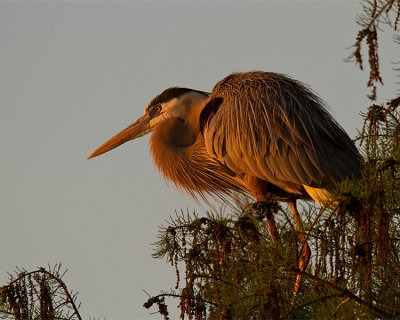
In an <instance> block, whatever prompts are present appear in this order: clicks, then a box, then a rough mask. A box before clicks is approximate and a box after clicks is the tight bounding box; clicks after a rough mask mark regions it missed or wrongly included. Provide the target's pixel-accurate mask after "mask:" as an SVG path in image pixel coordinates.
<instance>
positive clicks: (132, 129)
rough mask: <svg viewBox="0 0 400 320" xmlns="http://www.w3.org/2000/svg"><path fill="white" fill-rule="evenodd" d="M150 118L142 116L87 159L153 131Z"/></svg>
mask: <svg viewBox="0 0 400 320" xmlns="http://www.w3.org/2000/svg"><path fill="white" fill-rule="evenodd" d="M149 120H150V119H149V117H148V116H146V115H143V116H141V117H140V118H139V119H137V120H136V121H135V122H133V123H132V124H131V125H129V126H128V127H126V128H125V129H123V130H122V131H120V132H118V133H117V134H116V135H114V136H113V137H112V138H111V139H109V140H107V141H106V142H104V143H103V144H102V145H101V146H100V147H98V148H97V149H96V150H94V151H93V152H92V154H91V155H90V156H89V157H88V158H87V159H88V160H89V159H91V158H94V157H97V156H99V155H101V154H103V153H106V152H108V151H110V150H112V149H114V148H116V147H118V146H120V145H121V144H123V143H125V142H127V141H129V140H133V139H136V138H139V137H141V136H143V135H145V134H146V133H148V132H150V131H151V128H150V121H149Z"/></svg>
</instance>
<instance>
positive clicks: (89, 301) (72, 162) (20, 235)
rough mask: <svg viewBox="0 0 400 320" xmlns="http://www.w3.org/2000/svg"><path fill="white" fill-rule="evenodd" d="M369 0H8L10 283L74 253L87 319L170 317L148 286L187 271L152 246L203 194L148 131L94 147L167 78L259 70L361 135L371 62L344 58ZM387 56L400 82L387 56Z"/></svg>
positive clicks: (167, 283)
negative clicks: (170, 172)
mask: <svg viewBox="0 0 400 320" xmlns="http://www.w3.org/2000/svg"><path fill="white" fill-rule="evenodd" d="M359 8H360V6H359V4H358V2H356V1H354V2H353V1H350V0H349V1H320V2H318V1H295V2H281V1H279V2H242V3H241V2H227V1H223V2H190V3H188V2H166V1H164V2H134V1H131V2H129V1H127V2H111V1H110V2H95V1H81V2H79V1H65V2H62V1H55V2H44V1H43V2H39V1H37V2H11V1H10V2H6V1H3V2H0V46H1V47H0V49H1V50H0V146H1V149H2V152H1V157H0V177H1V180H0V195H1V201H0V206H1V221H2V223H1V232H0V254H1V258H0V280H1V284H4V283H6V280H7V277H8V276H7V272H12V271H13V270H15V266H19V267H22V268H26V269H28V270H31V269H34V268H36V267H38V266H47V265H48V264H51V265H53V264H55V263H58V262H62V264H63V266H64V267H65V268H68V269H69V271H68V273H67V275H66V277H65V281H66V283H67V285H68V286H69V288H70V289H74V291H79V292H80V294H79V300H80V301H81V302H82V307H81V312H82V315H83V316H84V317H85V318H88V317H89V316H91V317H101V318H103V317H107V318H108V319H158V318H157V316H154V315H153V316H152V315H150V312H149V311H148V310H145V309H143V308H142V304H143V302H144V301H145V300H146V295H145V294H144V293H143V291H142V289H145V290H146V291H148V292H149V293H150V294H156V293H158V292H159V291H160V290H161V289H169V288H170V287H173V286H174V285H175V274H174V270H173V269H171V268H170V267H169V266H168V265H167V264H166V263H165V262H162V261H159V260H154V259H152V258H151V257H150V254H151V253H152V246H151V243H153V242H154V241H155V240H156V232H157V228H158V225H160V224H162V223H163V222H164V220H165V219H168V218H169V216H170V215H174V211H175V210H180V209H184V210H186V208H189V209H190V210H192V209H193V208H196V206H195V204H194V202H193V201H192V200H191V199H189V198H188V197H186V196H185V195H182V194H179V193H178V192H176V190H175V189H174V187H173V186H167V185H166V183H165V182H164V181H163V179H162V177H161V176H160V175H159V174H158V172H157V171H156V169H155V168H154V167H153V163H152V160H151V158H150V157H149V150H148V146H147V141H148V137H146V138H142V139H140V140H137V141H135V142H132V143H128V144H125V145H123V146H121V147H120V148H118V149H116V150H114V151H113V152H110V153H107V154H105V155H103V156H101V157H99V158H96V159H94V160H91V161H86V160H85V159H86V157H87V156H88V155H89V153H90V152H91V151H93V149H94V148H95V147H97V146H98V145H99V144H100V143H102V142H104V140H105V139H107V138H109V137H111V135H113V134H114V133H115V132H117V131H119V130H120V129H122V128H124V127H125V126H126V125H128V124H129V123H130V122H131V121H133V120H135V118H136V117H138V116H139V115H140V114H141V113H142V111H143V108H144V107H145V106H146V104H147V103H148V102H149V101H150V100H151V98H153V97H154V96H155V95H156V94H158V93H159V92H160V91H161V90H163V89H165V88H167V87H170V86H175V85H181V86H186V87H192V88H196V89H199V90H204V91H208V90H211V88H212V87H213V85H214V84H215V83H216V82H217V81H218V80H220V79H221V78H222V77H224V76H226V75H227V74H229V73H231V72H233V71H246V70H254V69H259V70H266V71H277V72H282V73H286V74H289V75H291V76H292V77H294V78H296V79H299V80H302V81H304V82H306V83H308V84H309V85H311V86H312V88H313V89H314V90H315V91H316V92H318V93H319V95H320V96H321V97H322V98H323V99H324V100H325V101H326V102H327V103H328V104H329V105H330V106H331V108H332V110H333V114H334V115H335V117H336V118H337V119H338V121H339V122H340V123H341V124H342V125H343V127H344V128H345V129H346V130H347V131H348V132H349V134H350V136H352V137H354V136H355V134H356V129H357V128H359V127H360V124H361V118H360V116H359V115H358V114H359V112H360V111H363V110H365V106H366V105H368V101H367V99H366V98H365V95H366V94H367V93H368V90H367V89H366V86H365V83H366V78H367V73H365V72H364V73H362V72H361V71H358V70H357V69H356V68H355V67H354V66H353V65H352V64H350V63H344V62H343V61H342V59H343V58H345V57H346V56H347V55H348V54H349V53H350V50H348V49H346V48H349V47H350V46H351V45H352V43H353V41H354V37H355V33H356V31H357V26H356V24H355V22H354V20H355V19H354V18H355V16H356V13H357V12H358V10H359ZM380 48H381V52H382V55H386V57H388V59H389V61H396V60H397V59H398V57H397V55H396V54H395V52H394V51H393V48H392V47H390V46H389V45H388V46H386V44H385V42H383V43H382V44H381V47H380ZM391 50H392V51H391ZM383 67H384V70H383V71H384V73H383V76H384V77H385V79H386V82H387V83H388V84H391V83H393V82H394V74H393V73H392V72H391V70H390V68H391V65H390V64H384V65H383ZM393 92H394V87H393V86H392V87H390V86H388V87H385V88H384V90H381V91H379V93H380V96H385V95H387V96H392V95H393ZM170 308H171V310H173V309H175V308H174V307H173V306H172V304H171V307H170ZM153 311H155V310H153Z"/></svg>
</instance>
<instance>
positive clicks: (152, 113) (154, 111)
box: [149, 104, 162, 117]
mask: <svg viewBox="0 0 400 320" xmlns="http://www.w3.org/2000/svg"><path fill="white" fill-rule="evenodd" d="M161 109H162V107H161V105H160V104H157V105H156V106H154V107H153V108H151V109H150V111H149V114H150V116H151V117H154V116H156V115H158V114H159V113H160V112H161Z"/></svg>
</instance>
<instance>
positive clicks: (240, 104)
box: [201, 72, 359, 191]
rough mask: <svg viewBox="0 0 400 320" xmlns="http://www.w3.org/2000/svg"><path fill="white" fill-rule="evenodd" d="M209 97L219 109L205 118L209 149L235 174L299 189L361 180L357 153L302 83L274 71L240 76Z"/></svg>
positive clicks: (208, 110) (210, 152)
mask: <svg viewBox="0 0 400 320" xmlns="http://www.w3.org/2000/svg"><path fill="white" fill-rule="evenodd" d="M210 99H211V101H212V100H213V99H215V100H214V101H216V102H214V103H215V104H218V107H215V106H214V107H208V109H206V112H205V113H204V116H203V118H202V120H201V125H202V130H203V135H204V140H205V144H206V148H207V151H208V152H209V154H210V155H211V156H212V157H214V158H215V159H217V160H218V161H220V162H222V163H224V164H225V165H227V166H228V167H229V168H230V169H231V170H233V171H234V172H236V173H240V174H242V173H244V174H248V175H253V176H256V177H258V178H260V179H263V180H266V181H268V182H271V183H273V184H276V185H277V186H279V187H282V186H284V185H285V184H286V185H288V186H289V185H292V186H293V184H296V185H299V188H300V187H301V188H302V185H309V186H313V187H321V186H328V185H331V184H333V183H336V182H338V181H340V180H342V179H344V178H346V177H351V176H354V177H358V175H359V154H358V151H357V149H356V148H355V146H354V145H353V143H352V142H351V140H350V138H349V137H348V136H347V134H346V133H345V132H344V130H343V129H342V128H341V127H340V126H339V125H338V124H337V123H336V121H335V120H334V119H333V118H332V117H331V115H330V114H329V113H328V111H327V107H326V105H325V104H324V102H322V100H320V99H319V98H318V97H317V96H316V95H315V94H314V93H313V92H312V91H311V90H310V89H308V88H307V87H306V86H305V85H303V84H301V83H300V82H298V81H296V80H292V79H290V78H288V77H286V76H284V75H281V74H276V73H266V72H248V73H237V74H232V75H230V76H228V77H227V78H225V79H223V80H222V81H220V82H219V83H217V84H216V86H215V87H214V89H213V91H212V93H211V95H210ZM210 110H211V111H210ZM214 111H215V112H214ZM202 113H203V112H202ZM204 119H206V120H204ZM289 189H290V190H291V191H293V187H288V190H287V191H289ZM284 190H285V189H284Z"/></svg>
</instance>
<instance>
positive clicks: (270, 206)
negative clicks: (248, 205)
mask: <svg viewBox="0 0 400 320" xmlns="http://www.w3.org/2000/svg"><path fill="white" fill-rule="evenodd" d="M252 209H253V210H255V211H256V212H257V216H258V217H259V218H260V220H263V219H265V218H267V219H268V218H269V217H271V216H272V217H273V216H274V214H275V213H277V212H278V210H279V209H280V205H279V203H278V202H277V201H276V200H274V199H271V200H269V201H257V202H255V203H253V204H252Z"/></svg>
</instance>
